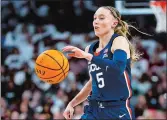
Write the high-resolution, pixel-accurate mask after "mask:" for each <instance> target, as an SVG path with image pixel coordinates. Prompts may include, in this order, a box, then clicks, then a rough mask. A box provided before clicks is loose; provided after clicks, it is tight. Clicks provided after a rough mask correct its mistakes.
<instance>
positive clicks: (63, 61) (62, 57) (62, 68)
mask: <svg viewBox="0 0 167 120" xmlns="http://www.w3.org/2000/svg"><path fill="white" fill-rule="evenodd" d="M58 53H59V54H60V55H61V57H62V58H63V65H62V70H63V66H64V57H63V55H62V54H61V53H60V52H59V51H58ZM63 74H64V77H65V73H64V70H63Z"/></svg>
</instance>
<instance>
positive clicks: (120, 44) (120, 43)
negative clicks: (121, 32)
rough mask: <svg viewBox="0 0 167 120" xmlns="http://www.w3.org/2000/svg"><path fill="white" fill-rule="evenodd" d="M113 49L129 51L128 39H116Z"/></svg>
mask: <svg viewBox="0 0 167 120" xmlns="http://www.w3.org/2000/svg"><path fill="white" fill-rule="evenodd" d="M112 47H113V48H115V49H123V50H125V49H129V43H128V39H127V38H125V37H124V36H118V37H116V38H115V39H114V41H113V45H112Z"/></svg>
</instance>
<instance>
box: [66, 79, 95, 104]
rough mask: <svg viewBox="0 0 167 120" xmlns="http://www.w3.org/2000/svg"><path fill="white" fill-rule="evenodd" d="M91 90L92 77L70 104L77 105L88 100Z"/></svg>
mask: <svg viewBox="0 0 167 120" xmlns="http://www.w3.org/2000/svg"><path fill="white" fill-rule="evenodd" d="M91 91H92V79H91V78H90V79H89V81H88V82H87V83H86V84H85V86H84V87H83V88H82V90H81V91H80V92H79V93H78V94H77V95H76V96H75V97H74V98H73V99H72V100H71V102H70V103H69V104H71V106H72V107H75V106H77V105H78V104H80V103H82V102H83V101H85V100H86V98H87V97H88V95H89V94H90V92H91Z"/></svg>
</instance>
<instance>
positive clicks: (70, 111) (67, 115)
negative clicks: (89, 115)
mask: <svg viewBox="0 0 167 120" xmlns="http://www.w3.org/2000/svg"><path fill="white" fill-rule="evenodd" d="M73 114H74V108H73V107H72V105H71V104H70V103H69V104H68V105H67V107H66V109H65V111H64V113H63V116H64V117H65V119H72V117H73Z"/></svg>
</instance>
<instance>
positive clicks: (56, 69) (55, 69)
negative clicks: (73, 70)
mask: <svg viewBox="0 0 167 120" xmlns="http://www.w3.org/2000/svg"><path fill="white" fill-rule="evenodd" d="M36 65H38V66H40V67H43V68H47V69H50V70H61V68H60V69H53V68H48V67H45V66H42V65H40V64H38V63H36Z"/></svg>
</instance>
